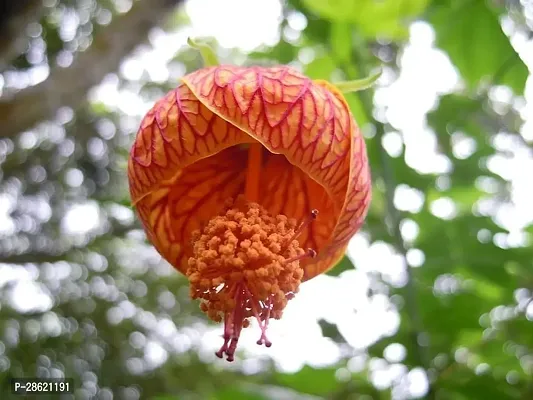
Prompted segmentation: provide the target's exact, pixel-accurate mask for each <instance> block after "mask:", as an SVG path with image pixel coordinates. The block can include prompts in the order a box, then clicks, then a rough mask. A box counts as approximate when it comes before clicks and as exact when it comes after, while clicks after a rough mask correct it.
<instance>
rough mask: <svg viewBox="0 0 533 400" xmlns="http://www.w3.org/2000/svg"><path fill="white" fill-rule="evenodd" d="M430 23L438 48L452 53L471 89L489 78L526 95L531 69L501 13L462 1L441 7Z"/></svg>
mask: <svg viewBox="0 0 533 400" xmlns="http://www.w3.org/2000/svg"><path fill="white" fill-rule="evenodd" d="M473 16H475V18H473ZM429 21H430V22H431V23H432V24H433V27H434V29H435V31H436V39H437V45H438V46H439V47H440V48H442V49H443V50H445V51H446V52H447V53H448V55H449V56H450V58H451V59H452V61H453V63H454V64H455V65H456V66H457V68H458V69H459V71H460V73H461V75H462V77H463V78H464V80H465V82H466V84H467V85H468V87H469V88H475V87H476V86H477V85H478V83H479V81H480V80H481V79H483V78H488V79H490V80H491V81H492V83H494V84H503V85H507V86H509V87H511V88H512V89H513V90H514V92H515V93H517V94H522V93H523V91H524V86H525V83H526V79H527V77H528V69H527V67H526V65H525V64H524V62H523V61H522V59H521V58H520V57H519V56H518V54H517V53H516V51H515V50H514V48H513V47H512V45H511V43H510V42H509V39H508V38H507V36H506V35H505V33H504V32H503V31H502V28H501V25H500V22H499V20H498V13H497V12H496V11H495V10H493V9H491V8H489V7H488V6H487V2H485V1H461V2H454V3H453V4H452V5H451V6H450V5H446V6H441V7H437V8H435V9H434V10H433V12H432V13H431V17H430V19H429Z"/></svg>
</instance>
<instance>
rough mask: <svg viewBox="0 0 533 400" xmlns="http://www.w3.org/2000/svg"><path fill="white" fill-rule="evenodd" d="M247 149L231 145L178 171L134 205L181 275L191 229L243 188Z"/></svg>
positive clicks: (189, 250) (213, 213)
mask: <svg viewBox="0 0 533 400" xmlns="http://www.w3.org/2000/svg"><path fill="white" fill-rule="evenodd" d="M246 157H247V151H246V150H245V149H242V148H239V147H231V148H229V149H226V150H223V151H221V152H219V153H217V154H216V155H214V156H211V157H208V158H204V159H202V160H199V161H197V162H195V163H194V164H191V165H189V166H187V167H185V168H184V169H182V170H180V171H179V173H178V174H175V176H174V177H173V178H172V179H171V180H169V181H167V182H165V183H163V184H161V185H160V186H159V187H158V188H157V189H155V190H153V191H152V192H150V193H149V194H148V195H145V196H144V197H142V198H141V199H140V200H139V201H138V202H137V205H136V208H137V211H138V213H139V216H140V218H141V220H142V221H143V224H144V227H145V230H146V232H147V235H148V238H149V239H150V241H151V242H152V243H153V245H154V246H155V248H156V249H157V251H158V252H159V253H160V254H161V255H162V256H163V257H164V258H165V259H166V260H167V261H169V262H170V263H171V264H173V265H174V266H175V267H176V268H177V269H178V270H180V271H181V272H182V273H184V274H185V272H186V269H187V259H188V257H189V256H190V255H191V254H192V251H191V248H190V246H191V243H190V237H191V234H192V232H193V231H194V230H196V229H199V228H201V227H202V224H204V223H205V222H207V221H208V220H209V219H211V218H212V217H214V216H215V215H217V214H219V213H220V212H221V211H222V210H223V208H224V203H225V201H226V200H227V199H228V198H235V197H236V196H237V195H238V194H239V193H242V191H243V188H244V178H245V172H246V170H245V168H246V161H247V158H246Z"/></svg>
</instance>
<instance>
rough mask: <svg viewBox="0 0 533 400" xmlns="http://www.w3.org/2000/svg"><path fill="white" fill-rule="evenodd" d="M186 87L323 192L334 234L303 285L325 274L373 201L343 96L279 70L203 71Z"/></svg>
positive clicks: (187, 79) (229, 68)
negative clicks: (310, 279) (331, 206)
mask: <svg viewBox="0 0 533 400" xmlns="http://www.w3.org/2000/svg"><path fill="white" fill-rule="evenodd" d="M184 83H185V84H186V85H187V86H189V88H190V89H191V91H192V92H193V93H194V94H195V95H196V96H197V98H198V99H199V100H200V101H201V102H202V103H203V104H204V105H205V106H206V107H207V108H209V109H210V110H211V111H212V112H213V113H215V114H217V115H219V116H220V117H222V118H224V119H225V120H227V121H229V122H230V123H232V124H233V125H235V126H237V127H238V128H240V129H242V130H243V131H244V132H246V133H248V134H249V135H250V136H252V137H253V138H255V139H257V140H258V141H259V142H261V143H262V144H263V145H264V146H265V147H266V148H267V149H269V150H270V151H271V152H273V153H279V154H283V155H284V156H285V157H286V158H287V160H288V161H289V162H290V163H292V164H294V165H295V166H297V167H298V168H300V169H301V170H302V171H304V172H305V173H306V174H307V175H308V176H309V177H310V178H311V179H312V180H314V181H316V182H318V184H319V185H321V186H322V187H323V188H324V189H325V191H326V192H327V193H328V195H329V197H330V199H331V200H332V205H333V209H334V212H333V215H334V218H333V220H334V222H335V229H334V230H333V232H332V234H331V236H330V238H329V243H328V244H327V245H326V246H325V247H324V248H320V249H317V250H320V252H319V256H318V257H317V258H316V259H315V260H313V261H312V262H309V263H308V267H306V269H307V270H306V279H309V278H311V277H313V276H314V275H316V274H317V273H320V272H323V271H324V270H326V269H328V268H330V267H331V266H332V263H333V262H335V261H336V260H337V259H338V258H339V257H340V256H339V252H340V251H342V250H343V249H344V247H345V246H346V245H347V242H348V240H349V238H350V237H351V236H352V235H353V234H354V233H355V231H356V230H357V229H358V228H359V227H360V225H361V224H362V221H363V219H364V215H365V214H366V210H367V208H368V203H369V199H370V194H369V193H370V189H369V186H370V185H369V182H370V174H369V171H368V166H367V162H366V149H365V144H364V141H363V139H362V137H361V133H360V131H359V129H358V127H357V125H356V124H355V120H354V119H353V116H352V115H351V113H350V110H349V108H348V105H347V104H346V101H345V100H344V97H343V96H342V94H340V92H338V91H336V90H332V88H331V87H330V86H329V85H326V84H323V83H322V82H313V81H311V80H310V79H308V78H307V77H305V76H303V75H302V74H300V73H299V72H297V71H295V70H293V69H291V68H289V67H283V66H282V67H272V68H262V67H251V68H244V67H233V66H219V67H211V68H204V69H201V70H198V71H196V72H193V73H192V74H189V75H187V76H186V77H185V78H184ZM322 207H323V205H321V207H318V208H319V209H321V208H322ZM306 211H310V210H306ZM289 216H291V215H289ZM341 255H342V254H341ZM311 265H313V266H312V267H311Z"/></svg>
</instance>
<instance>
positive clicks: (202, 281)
mask: <svg viewBox="0 0 533 400" xmlns="http://www.w3.org/2000/svg"><path fill="white" fill-rule="evenodd" d="M297 227H298V224H297V223H296V221H295V220H293V219H289V218H287V217H286V216H285V215H277V216H275V217H274V216H271V215H270V214H268V212H267V211H266V210H265V209H264V208H263V207H262V206H260V205H259V204H257V203H253V202H249V201H247V199H246V198H245V197H244V196H242V195H240V196H239V197H238V198H237V199H236V201H233V200H228V202H227V209H226V211H224V212H223V213H221V214H220V215H218V216H215V217H213V218H212V219H211V220H209V222H208V223H207V225H206V226H205V227H204V228H203V230H202V231H196V232H194V233H193V238H192V240H193V255H192V257H190V258H189V261H188V269H187V277H188V278H189V281H190V293H191V297H192V298H193V299H201V300H202V303H201V306H200V308H201V309H202V311H204V312H205V313H206V314H207V316H208V317H209V318H210V319H212V320H213V321H215V322H222V321H224V334H223V338H224V343H223V345H222V347H221V348H220V350H219V351H218V352H217V353H216V354H217V356H218V357H220V358H222V357H223V356H224V354H226V355H227V360H228V361H233V359H234V354H235V351H236V348H237V343H238V341H239V337H240V333H241V330H242V329H243V328H246V327H247V326H248V325H249V318H250V317H254V318H255V319H256V320H257V322H258V323H259V327H260V329H261V337H260V338H259V340H258V341H257V344H265V345H266V346H267V347H270V346H271V344H272V343H271V342H270V341H269V340H268V338H267V337H266V331H267V327H268V321H269V319H270V318H275V319H279V318H281V315H282V313H283V309H284V308H285V306H286V305H287V302H288V300H290V299H292V298H293V297H294V295H295V294H296V293H297V292H298V290H299V286H300V283H301V280H302V277H303V275H304V271H303V269H302V268H301V266H300V260H301V259H303V258H305V257H313V256H315V255H316V252H315V251H314V250H311V249H309V250H307V251H304V250H303V249H302V248H301V247H300V245H299V243H298V241H297V240H294V239H295V234H296V233H297Z"/></svg>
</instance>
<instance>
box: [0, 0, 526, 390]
mask: <svg viewBox="0 0 533 400" xmlns="http://www.w3.org/2000/svg"><path fill="white" fill-rule="evenodd" d="M186 10H187V13H188V14H189V16H190V19H191V23H192V26H191V27H186V28H181V29H180V30H179V31H176V32H173V33H164V32H162V31H161V30H160V29H156V30H154V32H152V33H151V35H150V41H151V44H152V45H153V48H152V49H150V50H146V49H145V50H143V51H141V52H136V53H135V55H134V56H133V57H131V58H129V59H127V60H125V62H124V63H123V65H122V66H121V70H120V73H121V74H122V76H123V77H125V78H126V79H131V80H135V79H137V78H139V77H140V76H141V74H142V73H143V70H146V71H147V72H148V73H149V74H150V78H151V79H152V80H154V81H158V82H163V81H166V80H168V79H174V74H179V73H180V71H177V72H176V71H174V72H172V71H169V70H168V69H167V66H166V65H167V62H168V61H169V60H170V59H171V58H172V57H173V56H174V55H175V53H176V51H177V50H178V49H179V48H180V47H181V46H184V45H185V43H186V38H187V37H188V36H193V37H194V36H214V37H216V38H217V40H218V41H219V43H220V45H221V46H222V47H227V48H232V47H239V48H241V49H242V50H243V51H250V50H252V49H254V48H255V47H257V46H259V45H261V44H263V43H266V44H275V43H276V42H277V40H278V39H279V33H278V23H279V21H280V18H281V12H282V10H281V6H280V3H279V2H278V0H268V1H267V0H226V1H224V2H221V1H219V0H194V1H188V2H187V4H186ZM206 10H209V12H206ZM292 18H293V22H294V26H295V30H296V31H297V30H299V29H300V30H301V29H302V28H303V27H304V26H305V19H302V17H301V16H300V15H293V17H292ZM221 21H223V23H222V22H221ZM433 41H434V34H433V31H432V29H431V27H430V26H429V25H427V24H425V23H421V22H419V23H415V24H414V25H413V26H412V27H411V40H410V45H409V46H408V47H407V49H406V50H405V53H404V55H403V57H402V60H401V65H402V70H401V75H400V77H399V78H398V79H397V80H395V81H394V82H393V83H392V82H389V79H388V77H387V76H385V77H384V78H383V79H382V80H381V86H382V87H381V88H380V89H379V90H378V92H377V96H376V101H377V103H378V105H379V106H382V107H387V118H388V119H389V121H390V122H391V123H392V124H393V125H394V126H395V127H396V128H397V129H398V131H399V132H401V135H400V134H399V133H389V134H387V135H386V137H385V138H384V145H385V148H386V149H387V151H388V152H389V153H390V154H391V155H393V156H394V155H395V154H399V150H401V148H402V146H405V149H406V160H407V163H408V164H409V165H410V166H411V167H412V168H414V169H416V170H418V171H420V172H422V173H429V172H437V171H438V172H446V171H448V170H449V168H450V166H451V165H450V162H449V161H448V160H447V159H446V158H445V157H443V156H440V155H438V154H437V153H436V138H435V134H434V133H433V132H432V131H430V130H429V129H428V128H427V126H426V125H425V120H424V114H425V113H426V112H427V111H428V110H429V109H430V108H431V107H433V106H434V105H435V104H436V100H437V98H438V95H441V94H443V93H447V92H449V91H451V90H452V89H453V88H454V87H456V86H457V85H458V84H459V81H458V75H457V73H456V71H455V69H454V67H453V66H452V65H451V63H450V61H449V60H448V58H447V56H446V55H445V54H444V53H443V52H441V51H439V50H437V49H435V48H434V47H433ZM514 44H515V45H516V46H517V48H518V49H519V50H520V51H521V52H523V54H524V58H525V59H526V60H527V62H528V64H529V65H530V66H531V65H532V61H533V51H532V50H531V48H532V46H531V44H528V43H526V41H525V39H524V38H520V37H517V38H515V39H514ZM181 73H183V71H181ZM406 94H407V96H409V101H406ZM531 94H532V93H531V85H529V86H528V90H527V95H526V98H527V99H529V98H530V97H531ZM499 96H500V97H502V98H503V97H505V96H506V93H505V91H500V93H499ZM91 99H95V100H98V101H103V102H104V103H106V104H107V105H108V106H110V107H112V108H115V109H118V110H120V111H121V112H124V113H125V114H127V115H134V116H139V117H140V116H141V115H142V114H143V113H144V112H145V111H146V110H147V109H148V108H149V107H151V104H150V103H147V102H145V101H144V100H142V99H140V98H138V97H137V96H136V95H135V94H133V93H130V92H128V91H126V90H119V89H118V81H117V80H116V79H114V78H109V79H106V80H105V81H104V82H103V83H102V84H101V85H100V86H99V87H98V88H96V89H95V90H94V91H93V92H92V94H91ZM532 107H533V105H532V103H530V102H528V103H527V104H526V105H525V106H524V107H523V110H522V112H523V115H524V116H525V115H531V114H532V112H531V111H533V110H532ZM355 117H356V118H357V115H356V116H355ZM532 123H533V121H528V122H527V123H526V125H525V128H524V132H523V136H524V138H526V139H528V140H533V134H532V132H531V130H532V125H531V124H532ZM498 137H499V139H498V142H499V143H500V144H501V146H502V147H505V148H509V149H510V150H511V152H512V153H513V155H512V156H511V157H510V158H508V159H505V160H504V159H501V158H497V159H495V160H493V162H491V168H492V167H493V168H494V169H495V170H497V172H499V173H500V174H501V175H502V176H504V177H505V178H507V179H509V180H510V181H511V182H512V183H513V187H514V190H513V201H514V205H513V206H508V207H507V206H506V207H504V208H503V209H502V210H501V211H500V212H499V214H498V220H499V222H500V223H501V224H502V225H503V226H506V227H507V228H508V229H510V230H511V231H512V232H514V234H513V235H514V236H512V237H509V238H508V240H509V241H510V242H514V243H517V244H520V242H521V235H520V229H521V228H522V227H523V226H525V225H526V224H527V223H528V222H529V221H531V220H533V208H532V207H531V204H532V203H533V195H532V193H531V191H530V187H531V176H530V172H527V171H533V160H532V158H531V153H530V152H529V151H527V150H526V149H524V148H520V147H518V146H516V145H515V144H513V143H509V141H508V140H506V138H505V137H503V136H501V135H498ZM473 150H475V149H474V148H473V147H472V144H471V143H468V142H467V143H463V144H461V145H458V146H457V148H456V149H455V151H457V152H458V154H464V155H465V156H468V155H469V154H470V153H471V152H472V151H473ZM422 202H423V196H422V195H421V194H420V193H419V192H418V191H416V190H413V189H410V188H408V187H406V186H405V185H403V186H401V187H399V188H398V189H397V192H396V195H395V203H396V205H397V207H398V208H399V209H402V210H416V209H419V208H420V207H421V206H422ZM11 207H12V203H11V202H10V201H9V199H8V198H7V197H6V196H4V195H2V194H0V234H2V233H4V234H6V233H9V232H10V231H11V230H12V229H13V221H12V220H11V219H10V218H9V217H8V213H9V211H10V209H11ZM432 210H433V212H434V214H435V215H437V216H440V217H442V218H449V217H450V216H452V215H453V212H454V205H453V203H452V202H450V201H449V200H447V199H440V200H438V201H437V202H435V204H433V206H432ZM99 218H100V217H99V214H98V210H97V208H96V207H95V205H94V204H90V203H89V204H83V205H78V206H76V207H73V208H72V209H71V210H70V211H69V212H68V213H67V214H66V216H65V219H64V225H63V227H64V229H65V231H66V232H70V233H84V232H86V231H88V230H91V229H94V228H96V227H97V226H98V223H99V222H98V221H99ZM402 233H403V234H404V236H405V237H406V238H407V239H409V238H411V239H412V238H414V237H416V235H417V233H418V226H417V225H416V224H415V223H414V222H412V221H411V222H410V223H409V222H408V223H406V224H404V227H403V232H402ZM348 255H349V257H350V258H351V259H352V260H353V261H354V262H355V264H356V265H357V268H358V269H357V270H356V271H349V272H346V273H344V274H343V275H342V276H341V277H340V278H332V277H327V276H320V277H317V278H315V279H313V280H312V281H310V282H308V283H306V284H304V285H303V286H302V287H301V292H300V293H299V294H298V296H297V297H296V298H295V299H294V300H293V301H291V302H290V303H289V305H288V307H287V309H286V312H285V314H284V317H283V319H282V320H281V321H274V322H273V323H272V324H271V328H270V330H269V337H270V339H271V340H272V341H273V343H274V345H273V346H272V347H271V348H270V349H268V350H267V349H265V348H264V347H259V346H257V345H256V344H255V341H256V340H257V338H258V337H259V329H258V328H257V327H255V328H251V329H246V330H245V331H244V332H243V338H242V341H241V344H240V346H241V348H243V347H244V348H246V349H247V350H248V351H249V356H250V358H249V359H248V360H247V361H245V362H244V364H243V367H244V368H245V370H246V371H248V372H250V373H252V372H253V371H254V370H257V368H258V366H259V364H258V362H257V360H255V359H254V357H252V356H253V355H257V356H260V355H265V354H268V355H269V356H272V357H273V358H274V359H275V361H276V363H277V365H278V367H279V368H281V369H282V370H286V371H296V370H298V369H299V368H301V367H302V366H303V365H304V364H305V363H308V364H311V365H313V366H320V365H328V364H331V363H333V362H335V361H336V360H337V359H338V358H339V357H340V354H341V353H340V351H341V350H340V349H339V348H338V347H337V346H336V345H335V344H334V343H333V342H332V341H330V340H329V339H327V338H323V337H322V335H321V331H320V328H319V326H318V324H317V322H316V321H317V319H319V318H324V319H326V320H327V321H329V322H331V323H336V324H338V327H339V330H340V332H341V333H342V334H343V335H344V336H345V337H346V340H347V341H348V343H349V344H351V345H352V346H353V347H354V348H355V349H364V348H365V347H366V346H368V345H370V344H371V343H373V342H374V341H376V340H377V339H378V338H379V337H380V336H382V335H391V334H393V333H394V332H395V330H396V329H397V328H398V325H399V317H398V315H397V313H396V312H395V311H393V310H390V309H389V305H390V304H389V300H388V298H387V297H386V296H375V297H374V298H373V299H371V300H369V299H368V298H367V297H366V292H367V289H368V287H369V284H370V282H369V278H368V276H367V274H366V273H367V272H369V271H380V272H381V273H383V274H384V276H385V277H386V278H387V279H388V281H389V283H391V284H392V285H398V286H399V285H403V284H405V280H406V274H405V268H406V263H405V261H404V260H403V258H402V257H400V256H398V255H396V254H395V253H394V251H393V250H392V249H391V248H390V246H389V245H387V244H384V243H374V244H370V243H369V240H368V238H367V237H366V235H365V234H358V235H357V236H356V237H354V238H353V240H352V241H351V242H350V245H349V253H348ZM407 258H408V261H409V263H410V264H411V265H413V266H414V267H418V266H420V265H421V264H422V263H423V253H422V252H420V251H419V250H411V251H410V253H409V254H408V257H407ZM422 268H423V266H422ZM35 277H36V271H33V272H32V270H31V269H30V270H29V271H20V270H18V271H14V270H13V269H12V268H10V267H8V266H2V265H1V264H0V286H2V285H3V284H5V282H7V281H18V282H19V284H18V285H17V286H16V294H17V295H16V297H15V298H14V299H13V301H14V302H16V304H15V306H16V307H17V308H18V309H20V310H21V311H22V310H28V309H32V308H33V307H35V306H37V305H38V306H39V307H42V308H44V309H49V308H50V307H51V305H52V304H51V301H50V300H49V299H48V300H46V299H47V296H46V295H45V294H44V293H41V292H39V294H36V291H35V290H36V286H35V285H33V284H32V281H33V280H34V279H35ZM168 323H170V324H171V325H173V323H172V322H168ZM168 323H167V325H168ZM221 331H222V328H221V327H216V328H213V329H211V328H209V329H206V330H205V335H204V336H203V337H202V338H200V339H199V342H201V343H202V346H203V350H202V351H201V354H202V356H203V357H205V358H206V359H213V360H215V357H214V355H213V352H214V351H215V350H216V349H218V347H219V346H220V344H221V342H222V339H221V337H220V335H221ZM146 349H147V350H146V356H145V357H146V359H147V360H149V361H150V362H151V363H152V364H154V365H157V364H158V363H161V362H163V361H164V360H165V359H166V357H167V356H168V355H167V353H166V351H165V350H164V349H163V348H162V347H161V345H160V344H158V342H157V341H150V342H149V346H147V347H146ZM404 353H405V349H404V348H403V346H401V345H395V346H391V347H390V348H388V349H387V351H386V357H387V359H388V361H389V362H390V363H391V365H390V366H384V363H383V361H379V360H374V361H373V362H372V363H371V369H373V370H374V371H375V372H374V373H373V374H372V379H373V381H374V383H375V384H376V385H377V386H378V387H388V386H390V385H391V384H392V382H393V381H397V380H398V379H399V378H400V377H402V376H404V375H405V374H406V373H407V372H408V371H406V369H405V367H403V366H402V365H401V364H398V363H399V362H401V360H402V359H403V356H404ZM364 360H365V356H364V355H360V356H355V357H354V358H353V359H352V361H351V362H350V364H349V366H350V369H351V370H353V371H357V370H359V369H360V368H361V367H362V365H363V364H362V363H363V362H364ZM132 365H133V364H132ZM234 365H237V366H238V365H239V362H237V363H235V364H234ZM132 368H133V367H132ZM340 378H342V377H340ZM404 383H406V384H407V385H408V386H409V388H410V390H411V392H412V393H413V394H415V393H419V394H420V393H423V392H424V391H425V387H426V381H425V378H424V374H423V372H421V371H420V370H415V371H411V372H409V374H408V375H407V380H406V381H405V380H404Z"/></svg>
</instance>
